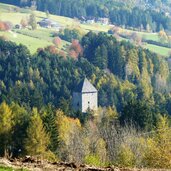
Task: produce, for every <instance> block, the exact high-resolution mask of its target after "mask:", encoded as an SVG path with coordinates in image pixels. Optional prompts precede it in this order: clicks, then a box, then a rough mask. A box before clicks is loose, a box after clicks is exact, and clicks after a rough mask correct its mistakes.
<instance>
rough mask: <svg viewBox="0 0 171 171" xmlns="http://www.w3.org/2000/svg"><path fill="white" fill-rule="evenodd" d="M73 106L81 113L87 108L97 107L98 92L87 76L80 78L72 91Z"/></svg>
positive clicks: (94, 108) (93, 108) (95, 108)
mask: <svg viewBox="0 0 171 171" xmlns="http://www.w3.org/2000/svg"><path fill="white" fill-rule="evenodd" d="M73 108H74V109H75V110H80V111H81V112H82V113H86V112H87V109H90V110H97V108H98V92H97V90H96V88H95V87H94V86H93V85H92V84H91V83H90V82H89V81H88V80H87V78H85V79H84V80H82V81H81V82H80V83H79V85H78V86H77V87H76V89H75V90H74V92H73Z"/></svg>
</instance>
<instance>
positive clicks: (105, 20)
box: [97, 18, 109, 25]
mask: <svg viewBox="0 0 171 171" xmlns="http://www.w3.org/2000/svg"><path fill="white" fill-rule="evenodd" d="M97 22H98V23H100V24H102V25H108V24H109V18H98V19H97Z"/></svg>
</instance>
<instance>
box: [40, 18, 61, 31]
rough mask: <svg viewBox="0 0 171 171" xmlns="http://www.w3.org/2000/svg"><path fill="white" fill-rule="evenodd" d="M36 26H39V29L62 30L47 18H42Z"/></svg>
mask: <svg viewBox="0 0 171 171" xmlns="http://www.w3.org/2000/svg"><path fill="white" fill-rule="evenodd" d="M38 24H39V25H40V27H44V28H54V29H56V30H60V29H62V26H61V25H60V24H59V23H58V22H56V21H53V20H51V19H49V18H44V19H43V20H41V21H39V22H38Z"/></svg>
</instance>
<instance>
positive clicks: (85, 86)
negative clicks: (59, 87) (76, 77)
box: [75, 78, 97, 93]
mask: <svg viewBox="0 0 171 171" xmlns="http://www.w3.org/2000/svg"><path fill="white" fill-rule="evenodd" d="M75 92H80V93H92V92H93V93H94V92H97V89H96V88H95V87H94V86H93V85H92V84H91V83H90V82H89V81H88V80H87V78H85V79H84V80H82V81H81V82H80V83H79V84H78V86H77V87H76V89H75Z"/></svg>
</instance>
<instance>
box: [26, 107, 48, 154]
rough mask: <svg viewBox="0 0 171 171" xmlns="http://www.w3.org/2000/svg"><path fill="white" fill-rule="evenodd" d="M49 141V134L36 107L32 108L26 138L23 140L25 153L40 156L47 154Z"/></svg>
mask: <svg viewBox="0 0 171 171" xmlns="http://www.w3.org/2000/svg"><path fill="white" fill-rule="evenodd" d="M49 143H50V139H49V135H48V134H47V133H46V131H45V128H44V126H43V122H42V120H41V118H40V114H39V113H38V111H37V109H36V108H34V109H33V111H32V116H31V119H30V123H29V126H28V128H27V138H26V140H25V149H26V151H27V154H29V155H32V156H41V157H42V156H44V155H46V154H47V152H48V145H49Z"/></svg>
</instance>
